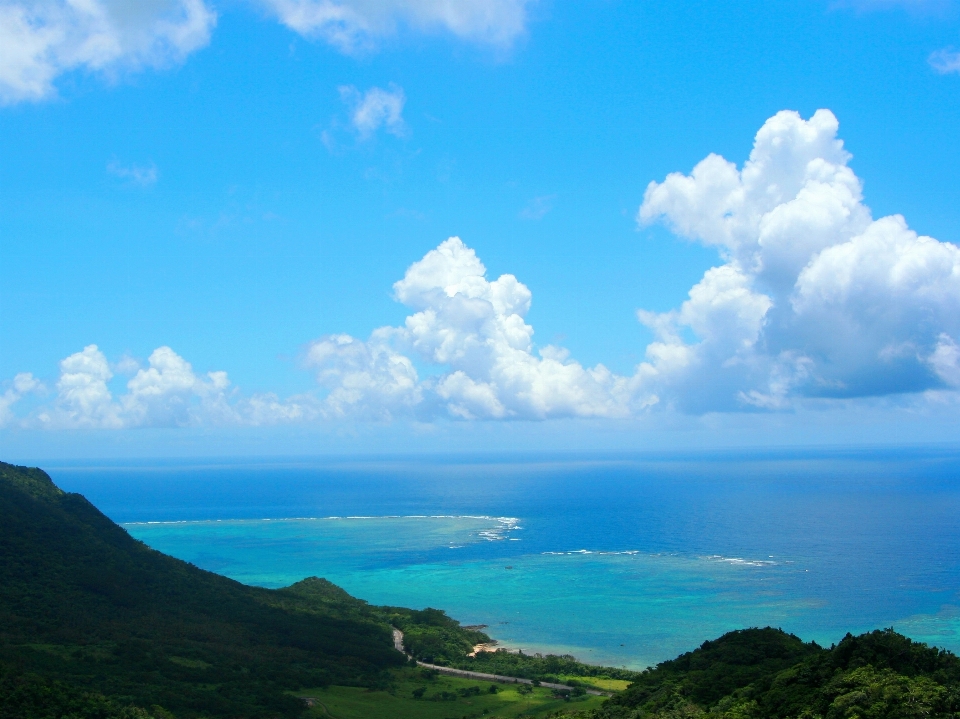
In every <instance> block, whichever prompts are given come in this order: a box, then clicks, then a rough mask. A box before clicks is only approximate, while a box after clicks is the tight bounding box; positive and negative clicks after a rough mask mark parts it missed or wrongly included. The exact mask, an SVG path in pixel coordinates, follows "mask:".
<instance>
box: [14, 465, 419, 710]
mask: <svg viewBox="0 0 960 719" xmlns="http://www.w3.org/2000/svg"><path fill="white" fill-rule="evenodd" d="M0 578H2V581H0V687H3V693H2V695H0V716H16V717H26V716H28V715H27V714H26V713H24V712H26V711H27V709H26V708H25V707H27V705H29V704H30V702H34V703H37V702H38V701H39V702H40V704H42V703H43V702H42V701H41V700H40V699H37V698H36V697H37V696H39V695H42V694H43V693H44V692H46V693H47V694H51V693H52V695H56V696H57V697H61V698H62V700H63V702H65V704H64V706H68V705H69V706H73V705H77V706H80V705H82V704H83V703H84V702H87V703H88V704H90V703H91V702H92V704H90V706H93V705H94V704H97V702H100V703H101V704H103V702H102V701H101V699H102V697H100V698H97V697H98V695H104V696H106V697H110V700H109V701H107V704H103V706H104V707H107V706H108V705H109V706H113V707H114V708H116V707H122V706H126V705H137V706H140V707H153V706H159V707H163V708H165V709H166V710H169V711H173V712H174V713H175V714H176V716H178V717H191V716H201V715H218V716H295V715H297V714H299V713H301V712H302V710H303V705H302V702H300V701H299V700H297V699H295V698H293V697H291V696H289V695H288V694H286V693H285V692H286V690H289V689H296V688H299V687H303V686H314V687H316V686H323V685H328V684H331V683H336V684H340V685H365V686H370V685H375V684H377V682H378V681H382V677H383V672H384V670H386V669H388V668H390V667H394V666H398V665H400V664H402V663H403V662H404V658H403V657H402V656H401V655H400V654H399V653H398V652H396V651H395V650H394V649H393V642H392V637H391V632H390V628H389V626H388V625H387V624H386V623H385V622H384V621H383V619H382V618H381V617H380V616H379V615H377V614H376V613H375V611H374V610H373V609H372V608H370V607H368V606H367V605H366V604H365V603H364V602H362V601H360V600H357V599H354V598H352V597H350V596H349V595H348V594H346V592H343V591H342V590H340V589H339V588H337V587H334V586H333V585H332V584H330V583H329V582H326V581H324V580H321V579H309V580H304V581H303V582H300V583H298V584H296V585H294V586H292V587H289V588H287V589H281V590H274V591H271V590H266V589H259V588H256V587H248V586H245V585H243V584H240V583H238V582H235V581H233V580H231V579H227V578H226V577H222V576H219V575H217V574H213V573H211V572H206V571H203V570H201V569H198V568H197V567H195V566H193V565H191V564H187V563H186V562H182V561H180V560H177V559H174V558H172V557H168V556H166V555H164V554H161V553H160V552H157V551H154V550H152V549H150V548H148V547H147V546H146V545H144V544H142V543H141V542H138V541H136V540H134V539H133V538H132V537H130V536H129V535H128V534H127V532H126V531H124V530H123V529H122V528H121V527H119V526H117V525H116V524H114V523H113V522H112V521H110V520H109V519H108V518H107V517H105V516H104V515H103V514H101V513H100V512H99V511H98V510H97V509H96V508H95V507H94V506H93V505H92V504H90V503H89V502H88V501H87V500H86V499H84V498H83V497H81V496H80V495H77V494H68V493H64V492H62V491H61V490H59V489H58V488H57V487H56V486H55V485H54V484H53V482H52V481H51V480H50V477H49V476H47V474H46V473H44V472H42V471H41V470H38V469H28V468H25V467H15V466H12V465H9V464H3V463H0ZM74 689H76V691H74ZM77 692H79V694H78V693H77ZM89 692H94V694H93V695H90V694H89ZM35 695H36V696H35ZM30 696H34V699H30ZM12 697H20V698H19V699H15V698H12ZM84 697H86V698H84ZM91 697H92V698H91ZM48 698H49V697H48ZM51 701H52V700H51ZM58 701H59V700H58ZM11 702H13V704H11ZM16 702H21V706H19V708H17V706H15V703H16ZM24 702H26V704H24ZM48 703H49V702H48ZM101 709H102V707H101ZM31 711H32V710H31ZM38 711H40V710H38ZM85 711H86V710H85ZM90 711H91V712H93V711H95V710H94V709H90ZM96 711H100V709H97V710H96ZM103 711H106V709H103ZM110 711H113V709H111V710H110ZM157 711H159V710H157ZM53 715H54V714H50V716H53ZM160 715H161V714H158V716H160ZM36 716H47V715H46V714H43V713H38V714H36ZM58 716H59V715H58ZM78 716H81V715H80V714H78ZM90 716H101V714H96V713H92V714H90Z"/></svg>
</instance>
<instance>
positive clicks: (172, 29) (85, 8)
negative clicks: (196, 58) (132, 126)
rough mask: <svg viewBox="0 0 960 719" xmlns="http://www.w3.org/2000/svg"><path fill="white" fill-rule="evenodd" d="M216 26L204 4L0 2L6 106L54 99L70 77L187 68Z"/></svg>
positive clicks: (1, 92)
mask: <svg viewBox="0 0 960 719" xmlns="http://www.w3.org/2000/svg"><path fill="white" fill-rule="evenodd" d="M215 23H216V15H215V14H214V12H213V11H212V10H210V8H208V7H207V6H206V4H205V3H204V2H203V0H137V1H135V2H134V1H132V0H84V1H83V2H79V1H77V0H0V101H2V102H6V103H15V102H20V101H29V100H42V99H44V98H47V97H50V96H52V95H54V94H55V93H56V90H55V85H54V82H55V80H56V79H57V78H58V77H59V76H60V75H62V74H63V73H65V72H69V71H71V70H77V69H83V70H87V71H90V72H96V73H100V74H104V75H107V76H113V75H116V74H118V73H120V72H124V71H131V70H139V69H141V68H144V67H154V68H157V67H165V66H168V65H171V64H175V63H178V62H181V61H182V60H183V59H184V58H186V57H187V55H189V54H190V53H191V52H193V51H194V50H197V49H198V48H201V47H203V46H205V45H206V44H207V43H208V42H209V40H210V32H211V30H212V28H213V26H214V25H215Z"/></svg>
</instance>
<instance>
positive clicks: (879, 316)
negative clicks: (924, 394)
mask: <svg viewBox="0 0 960 719" xmlns="http://www.w3.org/2000/svg"><path fill="white" fill-rule="evenodd" d="M837 131H838V123H837V120H836V118H835V117H834V116H833V114H832V113H830V112H829V111H827V110H819V111H818V112H817V113H815V114H814V116H813V117H812V118H810V119H809V120H803V119H802V118H801V117H800V116H799V115H798V114H797V113H795V112H786V111H785V112H780V113H778V114H777V115H776V116H774V117H772V118H770V120H768V121H767V122H766V123H765V124H764V126H763V127H762V128H761V129H760V131H759V132H758V133H757V136H756V140H755V143H754V147H753V151H752V152H751V154H750V158H749V160H748V161H747V162H746V163H745V164H744V166H743V168H742V169H739V170H738V168H737V167H736V166H735V165H734V164H733V163H730V162H728V161H727V160H725V159H724V158H722V157H719V156H717V155H710V156H708V157H707V158H705V159H704V160H703V161H701V162H700V163H699V164H698V165H697V166H696V167H695V168H694V169H693V171H692V172H691V173H690V174H689V175H684V174H682V173H674V174H671V175H669V176H667V178H666V179H665V180H664V181H663V182H661V183H657V182H653V183H651V184H650V185H649V187H648V188H647V190H646V194H645V196H644V200H643V204H642V205H641V207H640V211H639V213H638V220H639V222H640V223H641V224H646V223H650V222H654V221H662V222H665V223H666V224H667V225H668V227H670V228H671V229H672V230H673V231H674V232H675V233H677V234H679V235H681V236H684V237H687V238H690V239H694V240H698V241H700V242H702V243H704V244H707V245H710V246H714V247H716V248H717V249H718V250H719V252H720V255H721V258H722V259H723V260H724V264H722V265H721V266H719V267H715V268H713V269H711V270H709V271H708V272H707V273H706V274H705V275H704V277H703V279H702V280H701V281H700V282H699V283H698V284H697V285H695V286H694V287H693V288H692V289H691V290H690V295H689V299H688V300H687V301H686V302H684V303H683V305H682V306H681V307H680V308H679V309H678V310H674V311H672V312H667V313H647V312H641V313H640V319H641V321H642V322H644V323H645V324H647V325H648V326H649V327H650V328H651V329H653V331H654V333H655V334H656V340H655V341H654V342H653V343H652V344H651V345H650V346H649V347H648V348H647V356H648V362H647V363H646V370H647V377H646V380H645V381H647V382H649V383H650V385H649V387H650V390H651V391H653V392H656V393H657V394H658V395H659V396H661V398H663V399H664V400H666V401H667V402H670V403H674V404H676V405H677V406H680V407H682V408H685V409H687V410H690V411H708V410H730V409H736V408H737V407H738V406H740V407H760V408H767V409H769V408H776V407H782V406H786V405H789V403H790V402H791V400H792V399H794V398H797V397H860V396H877V395H886V394H894V393H902V392H918V391H924V390H934V389H938V388H942V387H944V386H949V385H955V384H956V378H957V376H958V369H957V368H958V365H957V361H958V354H957V351H956V342H955V340H956V338H957V337H960V248H958V247H957V246H956V245H953V244H950V243H947V242H939V241H937V240H935V239H933V238H930V237H922V236H918V235H917V233H916V232H914V231H912V230H911V229H910V228H909V227H908V226H907V223H906V221H905V220H904V218H903V217H900V216H891V217H884V218H880V219H877V220H874V219H873V218H872V216H871V213H870V210H869V208H868V207H867V206H866V205H864V204H863V197H862V191H861V183H860V180H859V178H857V176H856V175H855V174H854V173H853V171H852V170H851V169H850V167H849V166H848V163H849V161H850V159H851V158H850V155H849V153H847V152H846V150H844V148H843V143H842V141H841V140H839V139H838V138H837ZM688 332H689V333H692V334H693V335H694V336H695V337H696V340H695V341H686V340H685V339H684V337H685V336H688V335H687V334H686V333H688Z"/></svg>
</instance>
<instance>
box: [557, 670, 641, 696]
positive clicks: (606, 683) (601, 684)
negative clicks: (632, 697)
mask: <svg viewBox="0 0 960 719" xmlns="http://www.w3.org/2000/svg"><path fill="white" fill-rule="evenodd" d="M560 681H561V682H564V683H566V682H571V681H574V682H577V683H578V684H579V685H580V686H582V687H587V688H590V689H599V690H600V691H604V692H622V691H623V690H624V689H626V688H627V687H628V686H630V682H628V681H627V680H626V679H602V678H600V677H578V676H575V675H573V674H564V675H562V676H561V677H560Z"/></svg>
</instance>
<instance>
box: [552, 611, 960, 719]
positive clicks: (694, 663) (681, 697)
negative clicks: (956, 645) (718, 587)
mask: <svg viewBox="0 0 960 719" xmlns="http://www.w3.org/2000/svg"><path fill="white" fill-rule="evenodd" d="M573 716H577V717H589V719H677V718H679V717H685V718H689V719H697V718H700V719H913V718H916V719H920V718H921V717H925V718H927V719H948V718H951V719H953V718H955V717H960V659H958V658H957V657H956V656H955V655H954V654H952V653H950V652H946V651H943V650H940V649H935V648H930V647H928V646H926V645H924V644H919V643H917V642H912V641H910V640H909V639H907V638H906V637H904V636H902V635H900V634H897V633H896V632H894V631H893V630H892V629H888V630H883V631H875V632H870V633H867V634H863V635H860V636H858V637H854V636H850V635H849V634H848V635H847V636H846V637H844V638H843V640H842V641H841V642H840V643H839V644H837V645H836V646H835V647H831V648H829V649H823V648H821V647H819V646H817V645H816V644H813V643H810V644H805V643H803V642H802V641H801V640H800V639H798V638H797V637H795V636H793V635H790V634H786V633H785V632H782V631H780V630H778V629H770V628H767V629H746V630H742V631H737V632H731V633H729V634H725V635H724V636H722V637H720V638H719V639H717V640H715V641H710V642H706V643H704V644H703V645H702V646H701V647H700V648H699V649H697V650H695V651H693V652H689V653H687V654H683V655H682V656H680V657H677V658H676V659H674V660H671V661H668V662H663V663H662V664H660V665H658V666H657V667H655V668H653V669H650V670H647V671H645V672H643V673H642V674H641V675H640V677H639V678H638V679H637V680H636V681H635V682H634V683H633V684H632V685H631V686H630V688H628V689H627V690H626V691H625V692H623V693H621V694H619V695H618V696H615V697H613V698H612V699H611V700H610V701H608V702H607V703H606V704H605V705H604V706H603V707H602V708H601V709H599V710H597V711H595V712H590V713H587V714H572V715H571V717H573Z"/></svg>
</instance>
